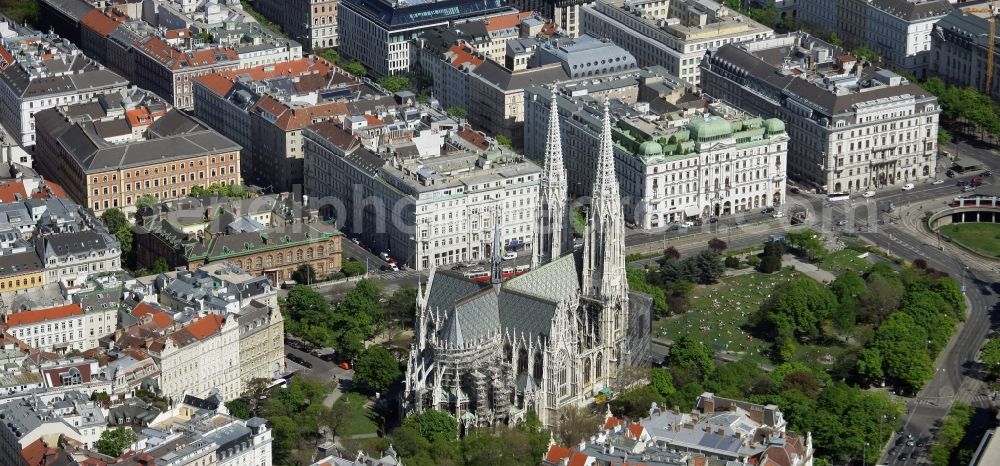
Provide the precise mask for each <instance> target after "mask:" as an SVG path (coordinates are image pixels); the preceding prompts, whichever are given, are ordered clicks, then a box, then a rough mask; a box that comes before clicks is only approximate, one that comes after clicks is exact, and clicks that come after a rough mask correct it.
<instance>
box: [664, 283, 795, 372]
mask: <svg viewBox="0 0 1000 466" xmlns="http://www.w3.org/2000/svg"><path fill="white" fill-rule="evenodd" d="M793 273H794V272H791V271H788V270H784V269H783V270H782V271H780V272H776V273H773V274H763V273H759V272H754V273H750V274H746V275H738V276H735V277H727V278H723V279H722V280H721V281H720V282H719V283H716V284H714V285H705V286H702V285H699V286H697V287H695V289H694V291H693V292H692V294H691V306H690V309H689V310H688V312H686V313H684V314H681V315H677V316H670V317H665V318H662V319H659V320H658V321H657V322H656V325H655V329H654V333H653V335H654V338H656V339H659V340H669V341H674V340H676V339H677V338H678V337H680V336H681V335H684V334H688V335H692V336H694V337H696V338H698V339H700V340H701V341H702V342H704V343H705V344H707V345H709V346H710V347H711V348H713V349H714V350H716V351H732V352H740V353H744V354H747V355H749V356H754V357H755V356H757V355H759V354H761V352H766V351H767V350H768V349H769V348H770V347H771V343H769V342H767V341H763V340H760V339H758V338H754V339H752V340H751V339H748V338H747V335H748V334H749V332H748V330H747V329H746V328H744V327H746V326H747V324H748V323H749V322H750V318H751V316H752V315H753V313H754V312H756V311H757V309H758V308H760V305H761V304H762V303H763V302H764V300H766V299H767V298H768V297H769V296H770V294H771V292H772V290H774V288H775V287H776V286H778V285H780V284H782V283H785V282H787V281H789V280H790V279H791V277H792V274H793ZM754 359H756V358H754Z"/></svg>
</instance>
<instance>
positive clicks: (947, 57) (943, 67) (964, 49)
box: [927, 4, 1000, 99]
mask: <svg viewBox="0 0 1000 466" xmlns="http://www.w3.org/2000/svg"><path fill="white" fill-rule="evenodd" d="M983 6H984V5H978V4H977V5H976V6H971V5H970V6H967V7H966V6H962V5H958V6H957V7H956V8H955V9H954V10H952V11H951V12H950V13H948V14H947V15H945V16H943V17H942V18H940V20H939V21H938V22H937V23H935V24H934V31H933V32H932V33H931V34H930V41H931V46H930V50H931V51H930V63H929V65H928V68H927V72H928V77H930V76H936V77H939V78H941V79H943V80H944V81H945V82H947V83H949V84H953V85H956V86H961V87H971V88H973V89H978V90H980V91H982V92H983V93H985V94H988V95H990V96H991V97H993V98H994V99H997V98H1000V79H998V78H997V76H996V75H994V77H993V82H992V83H990V88H989V89H986V68H987V62H988V61H989V58H988V57H989V54H988V53H987V52H988V50H989V44H988V42H989V40H988V36H989V30H990V19H989V15H990V13H985V12H981V11H977V10H981V9H982V8H983ZM996 47H998V46H997V45H996V44H994V54H993V66H994V69H1000V68H997V64H998V60H1000V53H997V49H996Z"/></svg>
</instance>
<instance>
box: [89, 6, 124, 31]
mask: <svg viewBox="0 0 1000 466" xmlns="http://www.w3.org/2000/svg"><path fill="white" fill-rule="evenodd" d="M80 24H81V25H83V26H84V27H86V28H87V29H90V30H91V31H94V32H96V33H97V34H99V35H100V36H101V37H108V35H110V34H111V33H112V32H114V31H115V28H117V27H118V23H117V22H116V21H115V20H113V19H111V18H108V17H107V16H105V15H104V13H101V10H98V9H96V8H95V9H93V10H90V12H88V13H87V14H85V15H83V17H82V18H80Z"/></svg>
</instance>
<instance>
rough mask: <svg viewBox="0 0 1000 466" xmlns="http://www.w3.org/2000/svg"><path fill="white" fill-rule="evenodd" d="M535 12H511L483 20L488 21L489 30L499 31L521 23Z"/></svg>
mask: <svg viewBox="0 0 1000 466" xmlns="http://www.w3.org/2000/svg"><path fill="white" fill-rule="evenodd" d="M533 14H534V13H532V12H530V11H522V12H520V13H511V14H509V15H500V16H493V17H490V18H486V19H484V20H483V21H484V22H485V23H486V30H487V31H490V32H492V31H499V30H501V29H508V28H512V27H515V26H517V25H518V24H521V21H524V20H525V19H527V18H530V17H531V15H533Z"/></svg>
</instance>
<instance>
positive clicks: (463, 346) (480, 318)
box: [403, 101, 651, 429]
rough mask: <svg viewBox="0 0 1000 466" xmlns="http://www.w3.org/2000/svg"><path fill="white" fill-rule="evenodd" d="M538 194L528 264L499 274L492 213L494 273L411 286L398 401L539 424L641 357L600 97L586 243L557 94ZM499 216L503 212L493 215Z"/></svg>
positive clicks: (467, 420) (645, 312) (442, 276)
mask: <svg viewBox="0 0 1000 466" xmlns="http://www.w3.org/2000/svg"><path fill="white" fill-rule="evenodd" d="M551 111H552V114H551V118H550V121H549V128H548V130H549V140H548V144H547V147H546V155H545V167H544V169H543V173H542V180H541V186H540V193H539V201H538V204H537V205H538V212H539V213H538V216H537V217H538V227H537V228H536V235H537V237H536V239H535V241H534V244H533V250H532V268H531V270H530V271H529V272H528V273H526V274H524V275H521V276H517V277H514V278H510V279H508V280H506V281H503V280H502V274H501V267H500V257H499V254H500V249H501V248H500V245H499V244H498V243H499V240H500V238H499V236H500V235H499V231H500V229H499V228H498V227H499V225H494V228H495V230H496V231H497V233H496V234H494V248H493V256H494V258H493V264H492V276H491V282H489V283H481V282H476V281H472V280H469V279H467V278H466V277H465V276H463V275H462V274H461V273H458V272H453V271H434V270H432V271H431V275H430V279H429V280H428V283H427V286H426V287H425V288H422V289H419V290H418V296H417V318H416V328H415V331H416V339H415V342H414V343H413V346H412V348H411V351H410V357H409V364H408V366H407V371H406V388H405V392H404V399H403V404H404V413H405V414H409V413H412V412H419V411H423V410H426V409H437V410H441V411H445V412H449V413H451V414H453V415H454V416H455V417H456V418H457V419H458V420H459V423H460V425H461V426H462V428H463V429H468V428H472V427H477V426H488V425H494V424H499V423H510V424H513V423H517V422H520V421H521V420H522V419H523V418H524V415H525V414H526V413H527V412H528V411H534V412H535V413H537V414H538V416H539V418H540V419H541V420H542V422H543V423H544V424H546V425H549V426H551V425H555V424H557V423H558V419H559V416H560V411H561V410H563V409H565V408H575V407H578V406H583V405H586V404H588V403H591V402H592V401H593V399H594V397H595V396H596V395H597V394H598V393H600V392H601V391H605V392H607V391H609V390H614V389H615V388H616V387H618V386H619V385H620V382H621V380H620V377H621V375H622V371H623V369H624V368H625V367H627V366H632V365H645V364H646V362H647V355H648V351H649V341H650V325H651V316H650V309H651V302H650V300H649V298H648V297H647V296H645V295H641V294H637V293H630V292H629V289H628V283H627V280H626V277H625V250H624V248H625V246H624V244H625V241H624V239H625V238H624V216H623V215H622V204H621V198H620V194H619V186H618V179H617V177H616V176H615V166H614V154H613V152H612V140H611V124H610V118H609V115H608V109H607V106H605V115H604V127H603V130H602V137H601V145H600V147H599V149H598V154H597V171H596V173H597V176H596V179H595V180H594V189H593V192H594V193H595V195H594V197H593V198H592V200H591V204H590V209H589V212H588V222H587V227H586V232H585V234H584V244H583V247H582V248H576V249H574V248H573V241H572V236H571V233H570V221H569V217H570V212H569V210H570V209H569V207H568V204H567V197H568V196H567V186H566V173H565V168H564V167H563V162H562V147H561V143H560V140H559V127H558V125H559V117H558V113H557V112H558V109H557V106H556V105H555V101H553V105H552V110H551ZM495 218H496V223H499V219H500V218H502V217H501V216H500V215H499V213H497V215H495Z"/></svg>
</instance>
